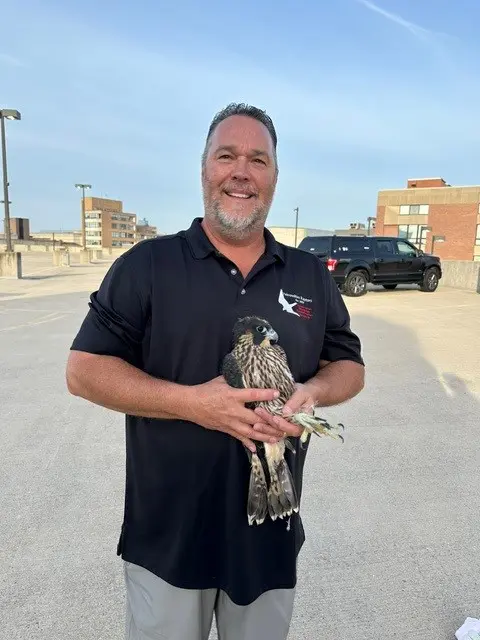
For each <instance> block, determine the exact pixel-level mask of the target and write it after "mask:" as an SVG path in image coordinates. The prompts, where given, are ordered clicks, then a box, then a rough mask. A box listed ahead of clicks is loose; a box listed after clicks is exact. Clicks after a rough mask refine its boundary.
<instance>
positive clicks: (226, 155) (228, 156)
mask: <svg viewBox="0 0 480 640" xmlns="http://www.w3.org/2000/svg"><path fill="white" fill-rule="evenodd" d="M231 157H232V156H231V155H229V154H228V153H222V155H221V156H218V159H219V160H228V159H229V158H231Z"/></svg>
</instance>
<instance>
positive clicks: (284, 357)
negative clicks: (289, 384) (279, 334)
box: [272, 344, 288, 367]
mask: <svg viewBox="0 0 480 640" xmlns="http://www.w3.org/2000/svg"><path fill="white" fill-rule="evenodd" d="M272 348H273V349H275V351H276V352H277V354H278V355H279V356H280V358H281V359H282V360H283V362H284V363H285V364H286V365H287V367H288V358H287V354H286V353H285V350H284V348H283V347H281V346H280V345H279V344H275V345H273V346H272Z"/></svg>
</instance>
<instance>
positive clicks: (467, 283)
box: [440, 260, 480, 293]
mask: <svg viewBox="0 0 480 640" xmlns="http://www.w3.org/2000/svg"><path fill="white" fill-rule="evenodd" d="M442 271H443V276H442V279H441V280H440V286H443V287H453V288H455V289H467V290H468V291H476V292H477V293H480V262H473V261H470V260H442Z"/></svg>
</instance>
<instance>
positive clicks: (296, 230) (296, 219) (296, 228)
mask: <svg viewBox="0 0 480 640" xmlns="http://www.w3.org/2000/svg"><path fill="white" fill-rule="evenodd" d="M294 211H295V246H297V232H298V207H295V209H294Z"/></svg>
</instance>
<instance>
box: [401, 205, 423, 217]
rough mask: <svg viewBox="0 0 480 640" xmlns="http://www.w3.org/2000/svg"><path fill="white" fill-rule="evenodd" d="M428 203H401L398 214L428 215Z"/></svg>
mask: <svg viewBox="0 0 480 640" xmlns="http://www.w3.org/2000/svg"><path fill="white" fill-rule="evenodd" d="M428 209H429V207H428V204H401V205H400V215H401V216H418V215H424V216H428Z"/></svg>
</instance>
